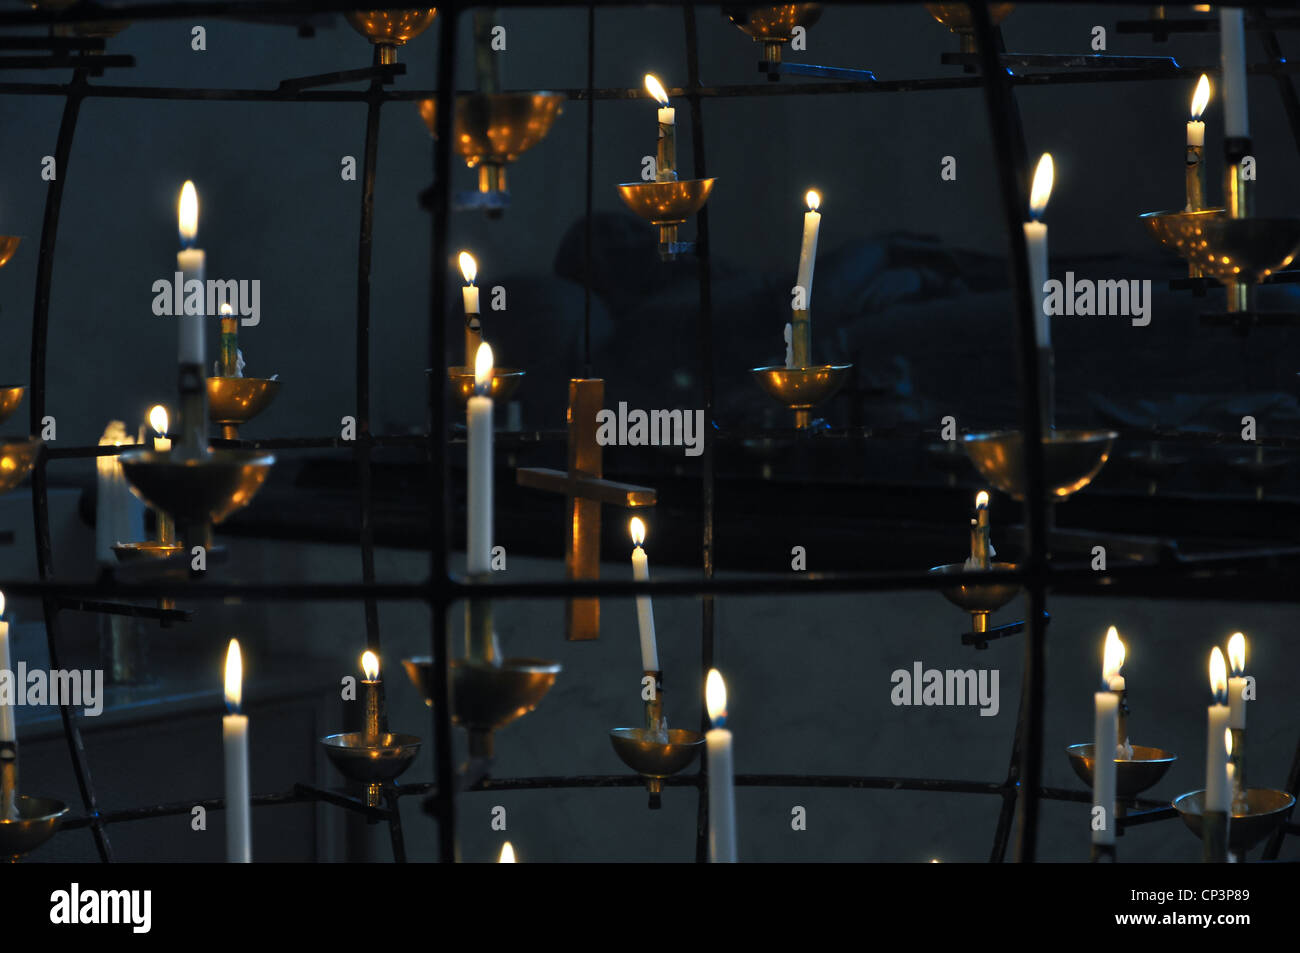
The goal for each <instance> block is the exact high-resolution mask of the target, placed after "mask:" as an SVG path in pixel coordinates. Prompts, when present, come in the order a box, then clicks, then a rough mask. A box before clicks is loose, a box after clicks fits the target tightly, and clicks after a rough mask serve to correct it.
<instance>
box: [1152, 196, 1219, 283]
mask: <svg viewBox="0 0 1300 953" xmlns="http://www.w3.org/2000/svg"><path fill="white" fill-rule="evenodd" d="M1223 215H1224V211H1223V209H1221V208H1203V209H1197V210H1196V211H1194V212H1188V211H1182V212H1146V213H1144V214H1142V215H1139V216H1138V219H1139V220H1140V221H1141V222H1142V224H1143V225H1145V226H1146V229H1147V231H1149V232H1150V233H1151V234H1152V235H1153V236H1154V237H1155V239H1156V241H1158V242H1159V243H1160V245H1161V247H1163V248H1167V249H1168V250H1169V251H1171V252H1173V253H1174V254H1175V255H1177V256H1178V257H1179V258H1181V259H1183V261H1185V262H1187V273H1188V275H1189V276H1190V277H1192V278H1200V277H1201V276H1202V275H1201V267H1200V265H1198V264H1197V263H1196V259H1197V258H1198V257H1199V256H1201V255H1203V254H1204V253H1205V223H1206V222H1209V221H1212V220H1214V219H1218V218H1222V217H1223Z"/></svg>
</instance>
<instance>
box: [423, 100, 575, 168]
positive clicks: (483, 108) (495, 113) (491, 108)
mask: <svg viewBox="0 0 1300 953" xmlns="http://www.w3.org/2000/svg"><path fill="white" fill-rule="evenodd" d="M564 100H565V97H564V96H562V95H560V94H558V93H550V92H545V91H541V92H523V93H466V94H465V95H462V96H457V97H456V116H455V122H454V123H453V125H454V133H453V135H454V138H455V147H456V151H457V152H458V153H459V154H460V155H461V156H463V157H464V159H465V164H466V165H467V166H469V167H470V168H471V169H473V168H475V167H476V166H477V167H478V169H479V191H480V192H504V191H506V177H505V167H506V165H508V164H509V163H511V162H514V161H515V160H516V159H518V158H519V157H520V156H521V155H523V154H524V153H525V152H527V151H528V150H529V149H531V148H532V147H533V146H535V145H537V144H538V143H539V142H541V141H542V140H543V139H545V138H546V134H547V133H549V132H550V131H551V127H552V126H553V125H555V120H556V119H557V118H559V116H560V113H561V111H562V107H563V105H564ZM416 106H417V107H418V108H419V110H420V118H421V119H423V120H424V124H425V125H426V126H428V127H429V134H430V135H437V130H438V126H437V116H438V101H437V100H436V99H421V100H419V101H418V102H417V103H416Z"/></svg>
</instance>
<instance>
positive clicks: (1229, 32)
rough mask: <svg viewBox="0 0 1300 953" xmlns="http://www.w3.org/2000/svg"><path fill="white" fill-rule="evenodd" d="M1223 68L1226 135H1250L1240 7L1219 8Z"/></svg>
mask: <svg viewBox="0 0 1300 953" xmlns="http://www.w3.org/2000/svg"><path fill="white" fill-rule="evenodd" d="M1219 65H1220V66H1221V67H1222V68H1223V134H1224V135H1225V136H1227V137H1228V138H1229V139H1246V138H1248V137H1249V136H1250V114H1249V111H1248V109H1247V106H1246V23H1245V17H1244V15H1243V13H1242V11H1241V9H1240V8H1238V7H1220V8H1219Z"/></svg>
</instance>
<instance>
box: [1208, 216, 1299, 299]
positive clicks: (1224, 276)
mask: <svg viewBox="0 0 1300 953" xmlns="http://www.w3.org/2000/svg"><path fill="white" fill-rule="evenodd" d="M1202 231H1203V239H1202V240H1203V245H1202V246H1201V247H1200V248H1199V249H1197V250H1196V253H1195V254H1194V257H1193V261H1194V263H1195V264H1196V265H1198V266H1199V267H1200V269H1201V272H1202V273H1203V274H1205V275H1207V276H1208V277H1211V278H1216V279H1218V280H1219V281H1220V282H1222V283H1224V284H1228V283H1230V282H1248V283H1253V284H1259V283H1260V282H1261V281H1263V280H1264V279H1265V278H1267V277H1268V276H1269V275H1271V274H1272V273H1273V272H1275V271H1278V270H1280V269H1282V268H1285V267H1286V266H1287V265H1289V264H1291V262H1292V261H1293V260H1294V259H1295V256H1296V253H1297V251H1300V218H1210V219H1206V220H1205V222H1204V223H1203V225H1202Z"/></svg>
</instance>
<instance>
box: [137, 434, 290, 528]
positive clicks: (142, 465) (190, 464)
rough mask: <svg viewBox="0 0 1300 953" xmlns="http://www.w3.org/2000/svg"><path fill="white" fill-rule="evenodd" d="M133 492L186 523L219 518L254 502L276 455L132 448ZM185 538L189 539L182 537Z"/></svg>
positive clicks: (215, 520) (178, 520) (197, 522)
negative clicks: (186, 454)
mask: <svg viewBox="0 0 1300 953" xmlns="http://www.w3.org/2000/svg"><path fill="white" fill-rule="evenodd" d="M120 459H121V461H122V470H123V472H124V473H125V475H126V479H127V481H128V482H129V483H130V484H131V492H133V493H134V494H135V495H136V496H138V497H139V498H140V499H142V500H144V501H145V502H146V503H148V504H149V505H150V506H152V507H154V508H156V509H159V510H162V511H163V512H164V513H166V514H168V515H169V516H170V517H171V518H172V519H173V520H175V521H176V523H177V527H178V529H179V527H180V526H181V524H202V523H220V522H221V521H222V520H223V519H225V518H226V517H227V516H229V515H230V514H231V513H233V512H235V511H236V510H238V509H242V508H243V507H245V506H247V505H248V504H249V503H251V502H252V500H253V497H254V496H256V495H257V491H258V490H260V489H261V488H262V484H263V483H265V482H266V476H267V473H268V472H269V471H270V469H271V464H273V463H275V457H274V456H272V455H271V454H269V453H258V452H256V451H247V450H209V451H208V452H207V453H205V454H204V455H203V456H201V457H197V458H194V459H185V458H183V457H180V456H178V455H176V454H174V453H158V452H156V451H154V450H132V451H129V452H127V453H124V454H122V455H121V457H120ZM182 541H183V542H186V543H190V542H192V541H191V540H186V539H184V537H183V536H182Z"/></svg>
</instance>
